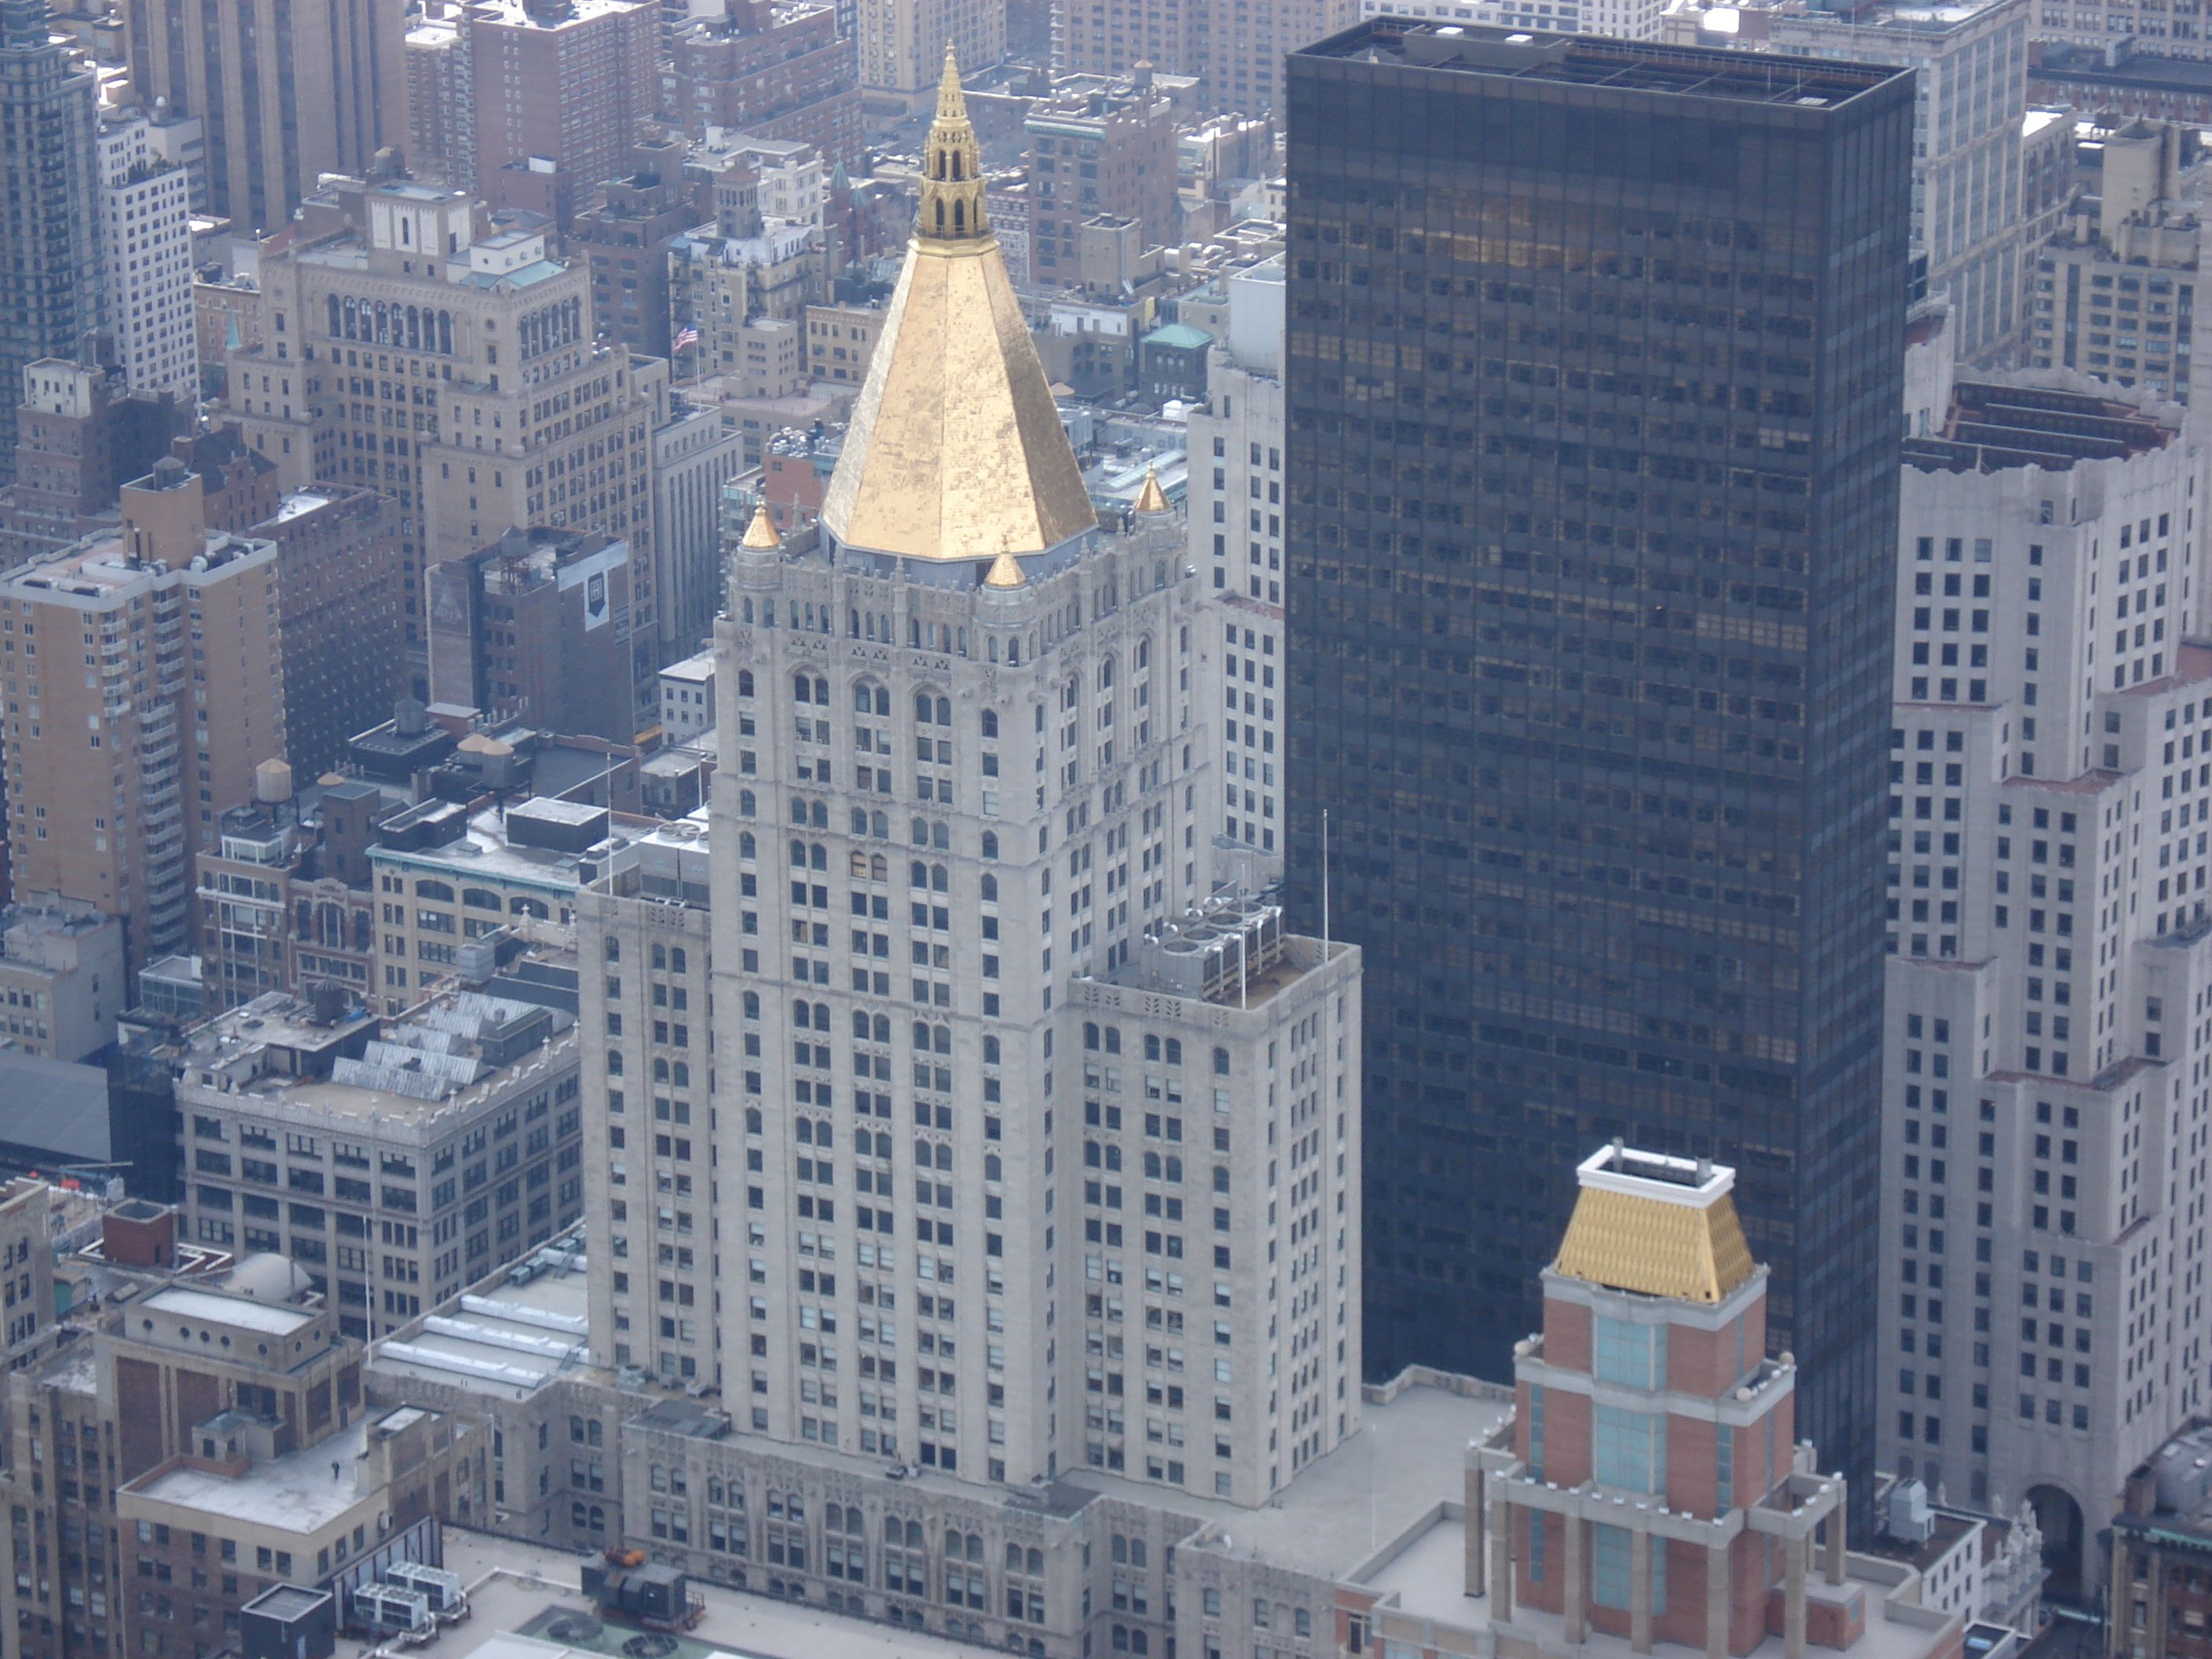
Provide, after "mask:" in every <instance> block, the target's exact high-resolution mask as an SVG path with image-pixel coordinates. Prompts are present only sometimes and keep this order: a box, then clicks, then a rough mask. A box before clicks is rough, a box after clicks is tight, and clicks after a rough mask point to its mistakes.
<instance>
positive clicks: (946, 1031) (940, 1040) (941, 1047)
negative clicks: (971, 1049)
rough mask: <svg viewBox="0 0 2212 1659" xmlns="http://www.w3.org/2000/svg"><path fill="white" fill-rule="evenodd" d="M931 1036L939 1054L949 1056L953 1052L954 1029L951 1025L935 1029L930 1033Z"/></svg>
mask: <svg viewBox="0 0 2212 1659" xmlns="http://www.w3.org/2000/svg"><path fill="white" fill-rule="evenodd" d="M930 1036H931V1038H932V1040H933V1042H934V1043H935V1046H936V1048H937V1052H938V1053H939V1054H951V1052H952V1028H951V1026H950V1025H939V1026H937V1027H934V1028H933V1030H931V1032H930Z"/></svg>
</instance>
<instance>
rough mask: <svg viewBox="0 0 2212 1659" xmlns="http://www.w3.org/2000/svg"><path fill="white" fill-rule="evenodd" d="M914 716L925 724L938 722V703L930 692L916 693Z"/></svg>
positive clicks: (929, 724)
mask: <svg viewBox="0 0 2212 1659" xmlns="http://www.w3.org/2000/svg"><path fill="white" fill-rule="evenodd" d="M914 717H915V720H916V721H917V722H919V723H920V724H921V725H923V726H931V725H934V724H935V723H936V720H937V704H936V702H935V701H934V700H933V698H932V697H931V696H930V695H929V693H928V692H927V691H917V692H915V694H914Z"/></svg>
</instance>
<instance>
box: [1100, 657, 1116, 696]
mask: <svg viewBox="0 0 2212 1659" xmlns="http://www.w3.org/2000/svg"><path fill="white" fill-rule="evenodd" d="M1113 684H1114V659H1113V658H1111V657H1109V658H1107V659H1106V660H1105V661H1103V662H1102V663H1100V664H1099V665H1098V689H1099V690H1101V691H1104V690H1108V689H1109V688H1110V687H1111V686H1112V685H1113Z"/></svg>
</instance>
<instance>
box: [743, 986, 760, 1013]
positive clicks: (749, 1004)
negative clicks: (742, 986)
mask: <svg viewBox="0 0 2212 1659" xmlns="http://www.w3.org/2000/svg"><path fill="white" fill-rule="evenodd" d="M760 1008H761V1004H760V993H759V992H758V991H748V992H746V993H745V1002H744V1011H745V1018H747V1019H758V1018H760Z"/></svg>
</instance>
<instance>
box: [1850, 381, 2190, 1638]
mask: <svg viewBox="0 0 2212 1659" xmlns="http://www.w3.org/2000/svg"><path fill="white" fill-rule="evenodd" d="M1905 460H1906V463H1907V465H1906V470H1905V483H1904V498H1903V507H1902V512H1901V514H1900V538H1899V565H1898V585H1897V597H1896V600H1895V612H1894V614H1895V617H1896V628H1897V640H1898V653H1897V662H1896V669H1895V680H1894V688H1893V696H1894V702H1895V708H1894V714H1893V730H1892V732H1891V734H1890V742H1891V745H1892V747H1891V767H1890V773H1891V784H1890V787H1891V791H1892V794H1891V799H1890V808H1889V810H1890V836H1889V842H1890V871H1889V875H1890V884H1891V885H1890V907H1889V908H1890V915H1891V921H1890V935H1891V939H1890V944H1891V949H1892V951H1893V955H1892V957H1891V958H1890V964H1889V1013H1888V1016H1887V1030H1886V1031H1885V1033H1884V1043H1883V1049H1884V1052H1883V1127H1882V1134H1883V1148H1882V1157H1883V1182H1882V1186H1883V1188H1884V1191H1883V1194H1882V1248H1881V1251H1880V1252H1879V1255H1880V1258H1881V1273H1882V1290H1883V1314H1884V1328H1883V1336H1882V1339H1881V1340H1882V1346H1883V1350H1884V1352H1882V1354H1881V1365H1880V1366H1879V1368H1878V1371H1879V1375H1880V1376H1881V1389H1882V1395H1883V1404H1884V1406H1885V1407H1886V1408H1887V1409H1885V1410H1884V1411H1883V1412H1882V1413H1881V1415H1880V1417H1879V1419H1878V1422H1877V1427H1878V1429H1879V1431H1880V1438H1879V1440H1878V1442H1877V1444H1876V1455H1877V1457H1878V1459H1879V1460H1880V1461H1881V1464H1882V1466H1883V1467H1886V1468H1895V1469H1897V1470H1898V1471H1899V1473H1900V1474H1917V1476H1918V1478H1919V1479H1920V1480H1922V1481H1923V1483H1924V1484H1927V1485H1929V1486H1930V1487H1931V1489H1932V1487H1933V1486H1935V1485H1936V1484H1937V1483H1938V1482H1942V1483H1947V1484H1948V1487H1949V1490H1950V1492H1952V1494H1953V1495H1954V1497H1961V1498H1966V1499H1968V1500H1970V1501H1971V1502H1972V1503H1973V1504H1975V1505H1976V1506H1977V1507H1982V1508H1986V1509H1988V1510H1991V1511H1993V1512H1997V1513H2004V1512H2008V1511H2009V1510H2012V1509H2013V1508H2015V1506H2017V1505H2018V1504H2020V1503H2021V1501H2022V1500H2023V1499H2026V1500H2028V1501H2031V1502H2033V1504H2034V1505H2035V1506H2036V1510H2037V1513H2038V1517H2039V1523H2040V1524H2041V1526H2042V1528H2043V1532H2044V1538H2045V1546H2046V1550H2047V1552H2048V1553H2051V1556H2052V1557H2053V1558H2054V1559H2056V1560H2057V1562H2058V1564H2059V1565H2058V1567H2057V1571H2056V1573H2055V1575H2054V1577H2055V1579H2056V1581H2057V1582H2055V1583H2054V1585H2053V1589H2054V1590H2055V1591H2057V1592H2058V1593H2062V1594H2070V1595H2093V1593H2094V1590H2095V1587H2096V1586H2097V1585H2098V1584H2099V1583H2100V1582H2101V1571H2100V1563H2099V1562H2098V1561H2097V1560H2095V1559H2087V1560H2085V1559H2084V1552H2085V1549H2086V1550H2087V1552H2088V1553H2089V1555H2090V1556H2091V1557H2093V1556H2094V1554H2095V1552H2096V1546H2095V1545H2094V1544H2093V1542H2092V1538H2093V1534H2095V1533H2096V1532H2097V1531H2098V1530H2099V1529H2100V1528H2101V1527H2102V1525H2103V1524H2104V1521H2105V1517H2106V1516H2107V1515H2108V1514H2109V1513H2110V1510H2109V1505H2110V1504H2111V1503H2112V1495H2113V1494H2114V1493H2115V1492H2118V1490H2119V1489H2120V1487H2121V1486H2122V1485H2123V1484H2124V1482H2125V1480H2126V1478H2127V1476H2128V1473H2129V1471H2130V1470H2131V1469H2133V1468H2136V1466H2137V1465H2138V1464H2140V1463H2142V1462H2143V1461H2144V1460H2145V1459H2146V1458H2147V1457H2148V1456H2149V1455H2150V1454H2151V1453H2152V1452H2153V1451H2154V1449H2156V1448H2157V1447H2158V1446H2159V1445H2160V1443H2161V1442H2163V1441H2164V1440H2165V1439H2166V1437H2167V1436H2169V1435H2170V1434H2172V1433H2173V1432H2174V1431H2176V1430H2177V1429H2178V1428H2179V1427H2181V1426H2182V1425H2184V1424H2185V1423H2186V1422H2188V1421H2189V1420H2191V1419H2192V1418H2193V1417H2196V1416H2197V1415H2199V1414H2201V1413H2203V1410H2204V1406H2205V1396H2204V1380H2203V1378H2204V1371H2203V1342H2202V1339H2201V1337H2200V1336H2199V1335H2197V1334H2196V1314H2195V1303H2194V1301H2193V1299H2192V1297H2193V1289H2192V1287H2193V1286H2194V1285H2196V1283H2197V1278H2198V1276H2199V1274H2200V1273H2201V1272H2202V1269H2203V1265H2204V1261H2205V1255H2204V1243H2203V1231H2202V1230H2201V1229H2200V1228H2198V1227H2197V1226H2195V1225H2193V1224H2192V1218H2193V1217H2194V1216H2195V1214H2196V1212H2197V1209H2198V1208H2199V1207H2200V1206H2202V1204H2203V1194H2204V1183H2205V1170H2204V1165H2203V1161H2202V1160H2201V1159H2197V1158H2192V1157H2191V1155H2190V1152H2189V1148H2190V1147H2191V1145H2192V1144H2193V1142H2194V1139H2195V1138H2196V1137H2197V1135H2198V1134H2199V1133H2201V1126H2202V1124H2203V1119H2204V1115H2205V1106H2206V1096H2205V1092H2204V1091H2203V1089H2202V1088H2200V1087H2198V1086H2197V1085H2196V1084H2195V1083H2193V1082H2192V1081H2191V1078H2192V1074H2193V1073H2195V1072H2196V1071H2197V1065H2196V1061H2197V1059H2198V1058H2199V1057H2200V1055H2201V1050H2202V1048H2203V1027H2202V1025H2201V1024H2200V1022H2199V1021H2198V1020H2197V1018H2196V1012H2197V1010H2198V1009H2199V1008H2200V1007H2201V1006H2203V1005H2204V1004H2205V1003H2206V1002H2207V1001H2208V1000H2212V945H2208V943H2207V939H2208V934H2212V923H2208V922H2207V921H2206V919H2205V901H2204V900H2203V898H2202V897H2201V896H2200V890H2201V886H2202V883H2203V879H2204V874H2203V872H2204V870H2205V868H2206V866H2205V860H2204V855H2203V854H2201V853H2199V852H2197V850H2195V849H2196V847H2197V842H2195V841H2194V839H2193V838H2192V837H2193V836H2194V835H2195V834H2197V833H2201V832H2197V831H2192V829H2191V827H2190V826H2191V822H2192V820H2193V818H2194V817H2195V816H2196V815H2195V813H2194V811H2193V810H2192V804H2194V805H2206V803H2204V802H2203V801H2202V799H2195V798H2199V797H2201V796H2202V794H2203V790H2202V787H2201V785H2202V781H2203V780H2202V779H2201V778H2200V777H2199V776H2198V775H2197V771H2198V769H2197V766H2196V765H2195V764H2194V763H2193V762H2192V759H2191V757H2192V755H2193V753H2194V751H2195V750H2197V748H2199V747H2200V746H2201V739H2199V738H2198V737H2197V733H2198V731H2199V730H2200V729H2202V727H2201V722H2202V720H2204V719H2206V718H2212V708H2208V707H2206V706H2205V705H2206V703H2207V702H2208V701H2212V699H2208V696H2207V694H2208V693H2212V653H2206V652H2204V651H2203V650H2202V649H2201V648H2200V647H2197V646H2194V645H2191V644H2188V643H2185V635H2190V634H2191V633H2193V632H2194V630H2195V628H2196V626H2197V624H2196V623H2195V621H2194V617H2195V616H2196V614H2197V612H2196V611H2195V609H2194V604H2195V602H2194V601H2193V600H2192V599H2191V596H2190V594H2189V587H2190V585H2191V582H2192V581H2193V580H2195V579H2196V577H2197V575H2198V574H2201V565H2200V561H2201V559H2202V556H2203V555H2202V547H2203V540H2202V532H2201V531H2200V530H2199V529H2198V528H2197V526H2196V525H2195V521H2194V508H2193V507H2192V505H2191V503H2192V502H2193V501H2194V500H2195V496H2196V493H2197V478H2198V476H2199V474H2200V472H2201V471H2202V467H2203V453H2202V451H2201V449H2200V448H2199V447H2198V446H2197V443H2196V442H2194V441H2192V439H2191V434H2190V433H2189V431H2188V429H2187V428H2186V426H2185V422H2184V419H2183V412H2182V410H2180V409H2179V406H2178V405H2176V404H2171V403H2160V402H2158V401H2156V400H2154V399H2150V398H2142V397H2138V398H2136V399H2132V400H2127V399H2120V398H2114V397H2112V396H2111V395H2109V394H2105V395H2100V394H2099V393H2097V392H2095V391H2093V389H2092V388H2091V387H2090V386H2089V385H2088V384H2087V383H2085V382H2083V381H2081V380H2078V379H2076V378H2075V377H2073V376H2069V375H2063V374H2048V373H2043V372H2039V371H2028V372H2027V373H2026V374H2020V375H2015V376H2008V377H1994V378H1988V379H1981V378H1964V377H1962V378H1961V379H1960V380H1959V382H1958V383H1957V384H1956V385H1955V386H1954V387H1953V388H1952V390H1951V396H1950V398H1949V401H1948V410H1947V411H1946V413H1945V415H1944V416H1943V418H1942V423H1941V425H1940V427H1939V428H1937V429H1936V430H1935V431H1933V432H1931V433H1929V434H1928V435H1925V436H1915V437H1913V438H1911V439H1910V440H1908V441H1907V443H1906V447H1905ZM2085 1575H2086V1576H2085Z"/></svg>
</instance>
